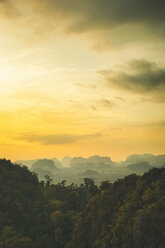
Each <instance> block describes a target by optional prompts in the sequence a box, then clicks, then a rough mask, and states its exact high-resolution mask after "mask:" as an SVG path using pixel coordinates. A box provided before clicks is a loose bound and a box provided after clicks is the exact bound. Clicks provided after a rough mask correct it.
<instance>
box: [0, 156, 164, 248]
mask: <svg viewBox="0 0 165 248" xmlns="http://www.w3.org/2000/svg"><path fill="white" fill-rule="evenodd" d="M164 209H165V169H163V168H162V169H156V168H154V169H152V170H150V171H149V172H147V173H145V174H144V175H143V176H137V175H129V176H127V177H125V178H124V179H120V180H117V181H116V182H115V183H113V184H112V183H110V182H109V181H104V182H102V183H101V184H100V186H99V187H98V186H96V185H95V184H94V181H93V180H92V179H88V178H84V182H83V183H82V184H81V185H80V186H77V185H75V184H70V185H67V186H66V185H65V181H61V182H60V183H58V184H53V183H52V181H51V178H50V177H49V176H47V177H46V180H45V182H43V181H41V182H39V180H38V178H37V176H36V175H35V174H34V173H32V172H30V171H29V170H28V169H27V168H26V167H25V166H23V167H21V166H20V165H17V164H12V163H11V162H10V161H7V160H0V248H77V247H79V248H103V247H104V248H111V247H112V248H120V247H121V248H123V247H125V248H141V247H143V248H163V247H164V242H165V236H164V235H165V234H164V230H165V214H164Z"/></svg>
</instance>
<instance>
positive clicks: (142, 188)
mask: <svg viewBox="0 0 165 248" xmlns="http://www.w3.org/2000/svg"><path fill="white" fill-rule="evenodd" d="M100 189H102V190H101V193H99V194H96V195H95V196H94V197H93V198H92V199H91V200H90V201H89V202H88V204H87V206H86V207H85V208H84V209H83V211H82V212H81V214H80V215H79V216H78V217H77V219H76V224H75V228H74V231H73V235H72V239H71V241H70V242H69V245H68V246H67V248H77V247H79V248H102V247H104V248H123V247H125V248H142V247H143V248H151V247H152V248H163V247H164V244H165V232H164V230H165V214H164V210H165V169H156V168H155V169H152V170H150V171H149V172H148V173H145V174H144V175H143V176H141V177H140V176H136V175H130V176H127V177H125V178H124V179H120V180H118V181H116V182H115V183H113V184H110V183H108V182H103V183H102V185H101V186H100Z"/></svg>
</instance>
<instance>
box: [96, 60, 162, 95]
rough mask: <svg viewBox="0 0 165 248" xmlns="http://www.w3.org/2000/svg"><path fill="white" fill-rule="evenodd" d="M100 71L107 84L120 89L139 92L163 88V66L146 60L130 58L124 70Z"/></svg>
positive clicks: (159, 90)
mask: <svg viewBox="0 0 165 248" xmlns="http://www.w3.org/2000/svg"><path fill="white" fill-rule="evenodd" d="M100 73H101V74H102V75H104V77H105V79H106V80H107V82H108V85H109V86H114V87H117V88H120V89H126V90H130V91H132V92H140V93H152V92H160V93H162V90H165V68H161V67H159V66H158V65H157V64H156V63H152V62H149V61H146V60H132V61H131V62H130V63H128V67H127V68H126V69H125V70H124V71H117V72H116V71H112V70H105V71H101V72H100ZM163 92H164V91H163Z"/></svg>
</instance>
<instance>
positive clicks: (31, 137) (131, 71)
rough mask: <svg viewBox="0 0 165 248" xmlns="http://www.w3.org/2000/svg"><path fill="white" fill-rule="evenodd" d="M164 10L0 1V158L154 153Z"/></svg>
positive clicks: (162, 89) (163, 76)
mask: <svg viewBox="0 0 165 248" xmlns="http://www.w3.org/2000/svg"><path fill="white" fill-rule="evenodd" d="M162 5H164V6H162ZM164 7H165V3H164V2H163V3H162V1H161V0H158V1H150V3H149V5H148V1H146V0H145V1H144V0H143V1H142V0H139V1H136V0H132V3H131V4H130V1H128V0H125V1H123V0H109V1H106V0H102V1H99V0H84V1H81V0H76V1H75V0H70V1H68V0H29V1H25V0H8V1H7V0H0V23H1V25H0V32H1V38H0V116H1V121H0V151H1V157H6V158H10V159H12V160H16V159H32V158H36V157H55V156H57V157H63V156H64V155H66V154H67V155H70V156H78V155H81V156H86V157H87V156H90V155H94V154H100V155H109V156H111V158H112V159H114V160H121V159H124V158H125V157H126V156H127V155H129V154H131V153H153V154H160V153H164V151H165V59H164V56H162V54H164V52H165V42H164V36H165V15H164Z"/></svg>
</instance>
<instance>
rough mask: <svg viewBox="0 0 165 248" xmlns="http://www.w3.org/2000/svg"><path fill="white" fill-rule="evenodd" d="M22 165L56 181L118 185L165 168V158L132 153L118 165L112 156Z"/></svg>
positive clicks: (40, 176) (44, 160) (44, 161)
mask: <svg viewBox="0 0 165 248" xmlns="http://www.w3.org/2000/svg"><path fill="white" fill-rule="evenodd" d="M17 162H19V163H20V164H25V165H27V166H30V170H31V171H34V172H35V173H36V174H37V175H38V176H39V178H40V179H42V180H43V179H44V177H45V175H48V176H50V177H51V178H52V179H53V180H54V182H59V181H60V180H63V179H65V180H66V181H67V183H71V182H75V183H78V184H80V183H81V182H82V181H83V177H89V178H91V179H94V180H95V181H96V183H100V182H101V181H102V180H110V181H112V182H114V181H115V180H117V179H118V178H122V177H124V176H126V175H129V174H131V173H135V174H138V175H142V174H143V173H144V172H146V171H148V170H149V169H151V168H152V167H160V168H161V167H165V155H157V156H155V155H152V154H132V155H129V156H128V157H127V158H126V160H125V161H121V162H115V161H112V160H111V158H110V157H108V156H99V155H95V156H90V157H88V158H84V157H73V158H71V157H68V156H65V157H64V158H63V159H62V160H61V161H60V160H58V159H57V158H52V159H35V160H27V161H25V160H22V161H21V160H20V161H17Z"/></svg>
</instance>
